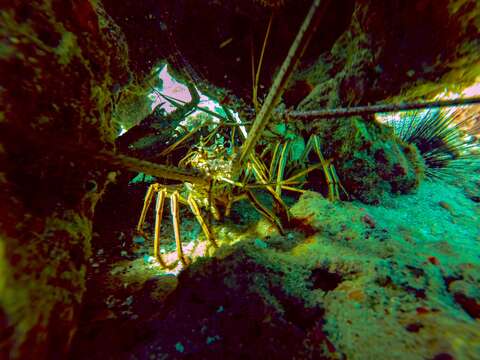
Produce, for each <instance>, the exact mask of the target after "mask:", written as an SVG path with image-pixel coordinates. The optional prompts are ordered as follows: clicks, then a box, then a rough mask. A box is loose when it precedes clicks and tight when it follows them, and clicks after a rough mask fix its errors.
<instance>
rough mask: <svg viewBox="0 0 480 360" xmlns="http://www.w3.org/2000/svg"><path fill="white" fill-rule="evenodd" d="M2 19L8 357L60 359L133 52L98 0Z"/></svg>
mask: <svg viewBox="0 0 480 360" xmlns="http://www.w3.org/2000/svg"><path fill="white" fill-rule="evenodd" d="M0 17H1V23H2V25H1V26H0V69H1V76H0V187H1V189H2V190H1V192H0V202H1V204H2V206H1V208H0V273H1V280H0V314H1V315H0V338H1V339H2V341H1V344H0V357H8V358H19V357H22V358H36V359H41V358H55V357H60V356H62V354H64V353H65V351H66V350H67V348H68V345H69V343H70V341H71V338H72V336H73V334H74V329H75V322H76V317H77V310H78V307H79V305H80V302H81V299H82V295H83V292H84V281H85V279H84V278H85V272H86V259H87V257H88V256H89V251H90V239H91V228H92V224H91V220H92V216H93V209H94V207H95V204H96V202H97V200H98V199H99V197H100V196H101V192H102V191H103V189H104V186H105V184H106V182H108V181H109V180H112V176H110V177H109V176H108V171H107V170H104V169H101V168H95V165H94V163H93V162H92V161H91V160H89V157H90V156H91V154H93V153H95V152H96V151H99V150H101V149H105V148H108V147H111V146H112V142H113V129H112V127H111V125H110V111H111V110H110V109H111V107H112V97H111V94H112V93H113V92H114V91H115V89H116V88H118V87H119V86H120V84H122V83H125V81H126V80H127V79H128V76H129V75H128V68H127V65H126V62H127V48H126V44H125V43H124V42H123V37H122V34H121V32H120V30H119V28H118V27H117V26H116V25H115V24H114V23H113V21H112V20H111V19H110V18H109V17H108V15H106V13H105V12H104V11H103V9H102V8H101V6H100V5H99V4H98V3H97V2H96V1H89V0H79V1H74V2H64V1H56V0H44V1H36V2H7V3H5V2H3V3H2V9H1V13H0Z"/></svg>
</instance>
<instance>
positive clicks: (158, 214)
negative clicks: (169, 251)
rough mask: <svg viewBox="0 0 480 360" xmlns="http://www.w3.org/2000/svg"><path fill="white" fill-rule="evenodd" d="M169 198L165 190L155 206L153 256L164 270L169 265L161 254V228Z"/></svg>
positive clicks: (161, 192) (159, 195)
mask: <svg viewBox="0 0 480 360" xmlns="http://www.w3.org/2000/svg"><path fill="white" fill-rule="evenodd" d="M166 196H167V190H166V189H165V188H163V189H162V190H160V191H159V192H158V194H157V202H156V204H155V236H154V240H153V256H154V257H155V258H156V259H157V261H158V262H159V263H160V265H161V266H162V267H163V268H167V267H168V266H167V263H166V262H165V260H163V258H162V255H161V254H160V227H161V225H162V217H163V206H164V204H165V198H166Z"/></svg>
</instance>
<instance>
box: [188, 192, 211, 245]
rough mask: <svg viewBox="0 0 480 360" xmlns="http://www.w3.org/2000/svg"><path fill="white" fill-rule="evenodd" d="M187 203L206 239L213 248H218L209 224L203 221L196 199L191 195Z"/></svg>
mask: <svg viewBox="0 0 480 360" xmlns="http://www.w3.org/2000/svg"><path fill="white" fill-rule="evenodd" d="M187 201H188V204H189V205H190V209H191V210H192V213H193V215H195V218H196V219H197V221H198V223H199V224H200V226H201V227H202V230H203V233H204V234H205V237H206V238H207V240H208V241H209V242H210V243H211V244H212V245H213V247H215V248H218V245H217V243H216V241H215V239H214V237H213V235H212V233H211V232H210V229H209V228H208V225H207V223H206V222H205V220H204V219H203V216H202V214H201V212H200V209H199V208H198V204H197V202H196V201H195V199H194V198H193V197H192V196H191V195H189V196H188V200H187Z"/></svg>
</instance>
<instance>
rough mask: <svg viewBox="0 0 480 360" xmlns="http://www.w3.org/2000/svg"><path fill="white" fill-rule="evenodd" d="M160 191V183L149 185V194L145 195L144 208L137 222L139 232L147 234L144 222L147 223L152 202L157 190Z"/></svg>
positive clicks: (143, 234)
mask: <svg viewBox="0 0 480 360" xmlns="http://www.w3.org/2000/svg"><path fill="white" fill-rule="evenodd" d="M157 191H158V184H152V185H150V186H149V187H148V191H147V194H146V195H145V200H144V201H143V209H142V213H141V214H140V219H139V220H138V224H137V232H138V233H139V234H140V235H142V236H143V237H146V236H145V232H144V231H143V224H144V223H145V218H146V217H147V211H148V209H149V208H150V204H151V203H152V199H153V195H154V193H155V192H157Z"/></svg>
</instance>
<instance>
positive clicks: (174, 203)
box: [170, 191, 189, 266]
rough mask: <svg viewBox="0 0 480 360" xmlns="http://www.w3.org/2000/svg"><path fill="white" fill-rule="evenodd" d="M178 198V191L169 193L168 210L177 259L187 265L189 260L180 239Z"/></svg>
mask: <svg viewBox="0 0 480 360" xmlns="http://www.w3.org/2000/svg"><path fill="white" fill-rule="evenodd" d="M178 198H179V194H178V191H174V192H173V193H172V195H170V210H171V212H172V220H173V232H174V233H175V242H176V245H177V255H178V259H179V260H180V261H181V263H182V265H183V266H187V265H188V264H189V261H188V260H187V258H186V257H185V255H184V253H183V248H182V239H181V237H180V214H179V209H178Z"/></svg>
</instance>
